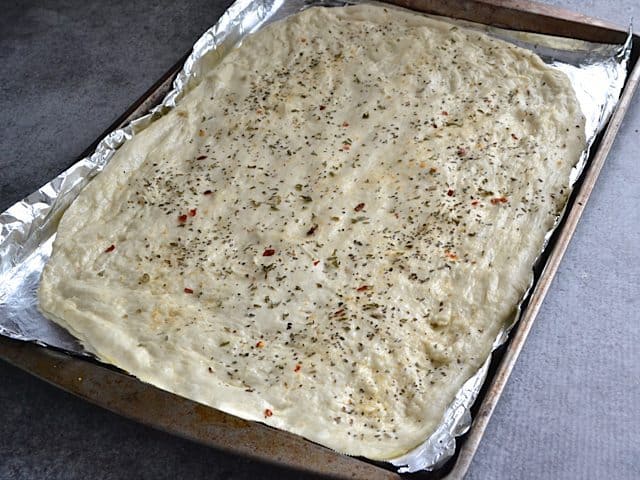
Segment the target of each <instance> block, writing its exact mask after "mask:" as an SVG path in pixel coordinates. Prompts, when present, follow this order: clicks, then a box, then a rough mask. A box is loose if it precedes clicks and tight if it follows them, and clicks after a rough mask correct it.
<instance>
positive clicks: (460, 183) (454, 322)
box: [39, 5, 585, 459]
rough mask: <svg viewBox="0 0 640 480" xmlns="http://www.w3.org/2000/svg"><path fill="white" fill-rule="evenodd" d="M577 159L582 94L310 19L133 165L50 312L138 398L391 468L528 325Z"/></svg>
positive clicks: (235, 71) (241, 65) (539, 75)
mask: <svg viewBox="0 0 640 480" xmlns="http://www.w3.org/2000/svg"><path fill="white" fill-rule="evenodd" d="M584 142H585V140H584V120H583V117H582V114H581V112H580V108H579V106H578V104H577V101H576V98H575V95H574V93H573V90H572V88H571V85H570V83H569V80H568V79H567V78H566V77H565V76H564V75H563V74H562V73H560V72H558V71H555V70H553V69H551V68H549V67H547V66H546V65H545V64H544V63H543V62H542V61H541V60H540V59H539V58H538V57H537V56H535V55H534V54H532V53H530V52H528V51H526V50H523V49H520V48H517V47H515V46H512V45H509V44H507V43H504V42H502V41H498V40H494V39H491V38H489V37H488V36H486V35H485V34H482V33H478V32H474V31H471V30H467V29H464V28H459V27H454V26H452V25H451V24H448V23H445V22H441V21H437V20H433V19H428V18H425V17H422V16H419V15H416V14H411V13H408V12H406V11H402V10H398V9H386V8H382V7H378V6H366V5H359V6H353V7H343V8H311V9H308V10H306V11H304V12H302V13H300V14H297V15H295V16H292V17H289V18H288V19H286V20H285V21H282V22H278V23H275V24H273V25H271V26H269V27H267V28H264V29H262V30H260V31H259V32H258V33H256V34H254V35H252V36H250V37H248V38H247V39H245V41H244V42H243V44H242V46H241V47H239V48H237V49H235V50H233V51H232V52H231V53H229V54H228V55H227V56H226V57H225V58H224V59H223V60H222V62H221V63H220V64H219V65H218V66H217V67H216V68H214V69H212V70H211V71H208V72H206V74H205V75H204V76H203V78H202V80H201V81H200V83H199V84H198V85H197V86H196V87H194V88H193V89H192V90H191V91H190V92H189V93H187V94H186V95H185V96H184V97H183V98H182V99H181V100H180V101H179V104H178V106H177V107H176V108H175V109H173V110H172V111H171V112H169V113H168V114H166V115H165V116H163V117H162V118H160V119H159V120H157V121H155V122H154V123H152V124H151V125H150V126H149V127H148V128H146V129H145V130H144V131H142V132H141V133H139V134H138V135H136V136H135V137H134V138H133V139H132V140H130V141H128V142H126V143H125V144H124V145H123V146H122V147H121V148H120V149H119V150H118V151H117V153H116V154H115V156H114V157H113V158H112V160H111V161H110V163H109V164H108V165H107V166H106V168H105V169H104V171H103V172H102V173H100V174H99V175H98V176H97V177H96V178H95V179H94V180H92V181H91V183H90V184H89V185H88V186H87V187H86V188H85V189H84V190H83V191H82V192H81V194H80V195H79V196H78V198H77V199H76V200H75V201H74V203H73V204H72V205H71V206H70V207H69V209H68V210H67V211H66V213H65V214H64V216H63V218H62V220H61V222H60V226H59V229H58V234H57V238H56V240H55V244H54V249H53V254H52V257H51V259H50V261H49V262H48V264H47V266H46V268H45V270H44V273H43V276H42V280H41V284H40V289H39V299H40V306H41V309H42V311H43V312H44V314H45V315H46V316H47V317H49V318H51V319H53V320H54V321H56V322H57V323H59V324H60V325H62V326H64V327H65V328H67V329H68V330H69V331H70V332H71V333H72V334H73V335H75V336H76V337H77V338H78V339H80V340H81V341H82V343H83V345H84V346H85V347H86V348H87V350H89V351H91V352H93V353H95V354H96V355H97V357H98V358H100V359H101V360H102V361H104V362H107V363H111V364H114V365H117V366H118V367H120V368H122V369H124V370H126V371H127V372H130V373H131V374H132V375H135V376H136V377H138V378H140V379H141V380H143V381H145V382H149V383H151V384H153V385H156V386H157V387H159V388H162V389H165V390H168V391H171V392H174V393H176V394H179V395H182V396H185V397H188V398H190V399H193V400H195V401H197V402H201V403H203V404H206V405H210V406H212V407H215V408H217V409H220V410H223V411H225V412H229V413H231V414H234V415H237V416H239V417H242V418H245V419H251V420H256V421H260V422H264V423H266V424H269V425H272V426H274V427H277V428H280V429H283V430H287V431H290V432H293V433H296V434H300V435H302V436H304V437H306V438H308V439H311V440H313V441H316V442H319V443H321V444H323V445H326V446H328V447H331V448H333V449H335V450H337V451H339V452H343V453H348V454H350V455H361V456H365V457H368V458H371V459H390V458H393V457H396V456H398V455H401V454H403V453H406V452H407V451H408V450H410V449H411V448H413V447H415V446H416V445H418V444H419V443H421V442H422V441H423V440H425V438H426V437H428V436H429V434H430V433H432V432H433V430H434V429H435V428H436V426H437V425H438V424H439V422H440V421H441V418H442V415H443V412H444V410H445V409H446V407H447V405H448V404H449V403H450V402H451V400H452V399H453V397H454V395H455V393H456V392H457V390H458V389H459V388H460V387H461V385H462V384H463V383H464V382H465V381H466V380H467V379H468V378H469V377H470V376H471V375H472V374H473V373H474V372H475V371H476V370H477V369H478V367H479V366H480V365H481V364H482V363H483V362H484V360H485V359H486V357H487V355H488V353H489V352H490V350H491V345H492V342H493V340H494V338H495V336H496V334H497V332H498V331H499V330H500V329H501V328H502V327H503V326H504V325H505V323H507V322H510V321H511V320H512V318H513V315H514V312H515V309H516V307H517V305H518V303H519V301H520V299H521V297H522V295H523V294H524V292H525V290H526V289H527V287H528V285H529V282H530V280H531V272H532V265H533V263H534V261H535V259H536V258H537V256H538V255H539V253H540V251H541V248H542V246H543V241H544V236H545V233H546V232H547V231H548V230H549V229H550V228H551V227H552V226H553V225H554V222H555V219H556V216H557V215H558V213H559V212H560V211H561V210H562V209H563V208H564V205H565V203H566V200H567V197H568V194H569V186H568V183H569V174H570V170H571V168H572V167H573V166H574V165H575V164H576V162H577V161H578V158H579V156H580V153H581V151H582V149H583V148H584Z"/></svg>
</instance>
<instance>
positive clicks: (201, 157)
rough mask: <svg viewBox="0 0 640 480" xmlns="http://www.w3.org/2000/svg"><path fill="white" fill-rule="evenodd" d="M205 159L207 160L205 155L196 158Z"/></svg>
mask: <svg viewBox="0 0 640 480" xmlns="http://www.w3.org/2000/svg"><path fill="white" fill-rule="evenodd" d="M205 158H207V156H206V155H200V156H199V157H196V160H204V159H205Z"/></svg>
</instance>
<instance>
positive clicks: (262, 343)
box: [256, 340, 264, 348]
mask: <svg viewBox="0 0 640 480" xmlns="http://www.w3.org/2000/svg"><path fill="white" fill-rule="evenodd" d="M262 347H264V342H263V341H262V340H258V343H256V348H262Z"/></svg>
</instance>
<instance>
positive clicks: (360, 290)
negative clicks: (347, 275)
mask: <svg viewBox="0 0 640 480" xmlns="http://www.w3.org/2000/svg"><path fill="white" fill-rule="evenodd" d="M365 290H369V285H362V286H361V287H358V288H356V291H358V292H364V291H365Z"/></svg>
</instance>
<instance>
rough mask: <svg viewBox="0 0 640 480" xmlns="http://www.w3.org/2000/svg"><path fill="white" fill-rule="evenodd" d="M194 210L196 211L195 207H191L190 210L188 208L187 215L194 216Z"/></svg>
mask: <svg viewBox="0 0 640 480" xmlns="http://www.w3.org/2000/svg"><path fill="white" fill-rule="evenodd" d="M196 212H197V210H196V209H195V208H192V209H191V210H189V216H190V217H195V216H196Z"/></svg>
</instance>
